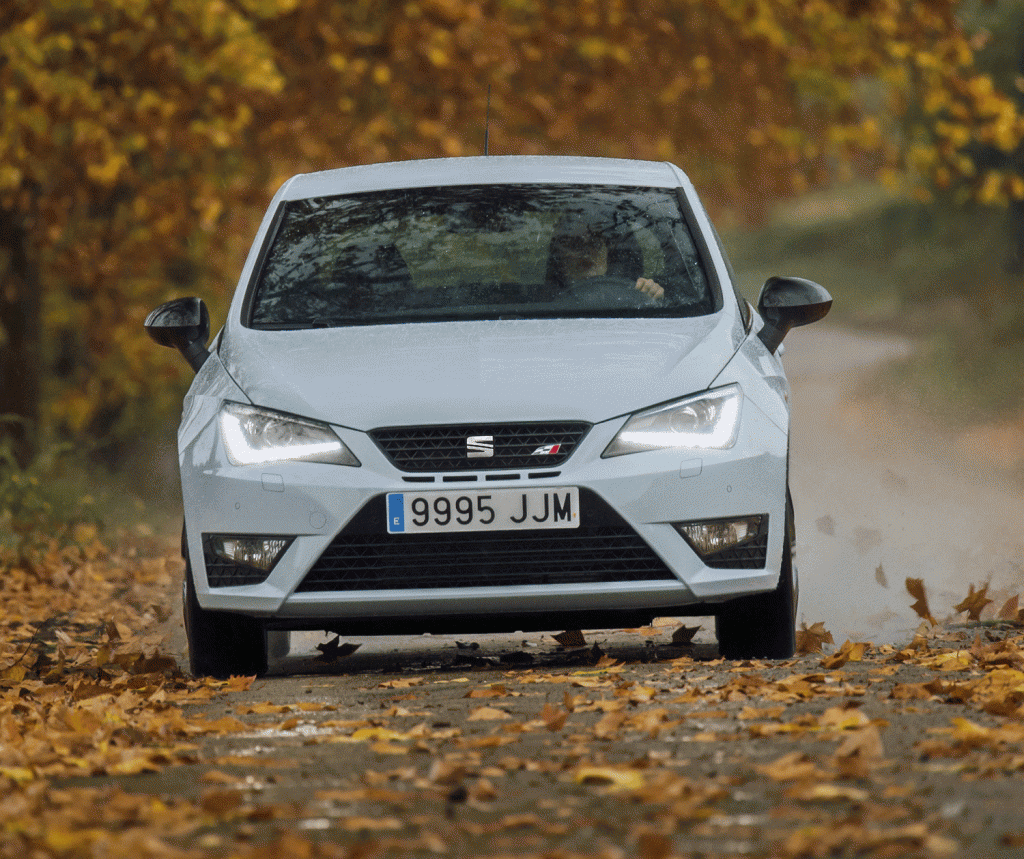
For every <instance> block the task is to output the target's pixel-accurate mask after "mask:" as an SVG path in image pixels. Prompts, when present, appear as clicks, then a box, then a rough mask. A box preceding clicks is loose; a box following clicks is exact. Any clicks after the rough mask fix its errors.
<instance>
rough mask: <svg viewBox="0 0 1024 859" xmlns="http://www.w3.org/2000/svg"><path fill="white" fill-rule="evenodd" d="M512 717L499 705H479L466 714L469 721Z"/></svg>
mask: <svg viewBox="0 0 1024 859" xmlns="http://www.w3.org/2000/svg"><path fill="white" fill-rule="evenodd" d="M511 718H512V717H511V716H510V715H509V714H508V713H506V712H505V711H504V710H499V709H498V708H497V707H477V708H476V709H475V710H473V711H472V712H470V714H469V715H468V716H466V721H467V722H486V721H492V720H498V719H511Z"/></svg>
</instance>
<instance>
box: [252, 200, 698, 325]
mask: <svg viewBox="0 0 1024 859" xmlns="http://www.w3.org/2000/svg"><path fill="white" fill-rule="evenodd" d="M285 205H286V209H285V212H284V217H283V219H282V221H281V225H280V228H279V229H278V232H277V234H276V236H275V237H274V239H273V244H272V246H271V249H270V252H269V254H268V255H267V259H266V262H265V263H264V265H263V268H262V271H261V272H259V273H258V275H257V278H256V280H255V289H254V293H253V299H252V302H251V305H250V306H251V317H250V324H251V325H252V326H253V327H256V328H306V327H327V326H341V325H365V324H380V323H389V322H404V321H443V320H456V319H500V318H509V317H511V318H531V317H533V318H543V317H567V316H568V317H572V316H698V315H703V314H707V313H711V312H713V311H714V310H715V309H716V300H715V295H714V292H713V290H712V289H711V286H710V284H709V281H708V278H707V277H706V276H705V273H704V269H703V267H702V265H701V261H700V258H699V256H698V253H697V250H696V247H695V245H694V242H693V239H692V237H691V235H690V233H689V230H688V228H687V226H686V223H685V221H684V220H683V217H682V215H681V213H680V211H679V204H678V201H677V199H676V197H675V195H674V193H673V192H672V191H671V190H666V189H647V188H619V187H610V186H600V187H594V186H570V185H484V186H462V187H460V186H455V187H445V188H416V189H408V190H400V191H386V192H375V193H369V194H352V195H346V196H339V197H331V198H320V199H309V200H299V201H295V202H289V203H287V204H285Z"/></svg>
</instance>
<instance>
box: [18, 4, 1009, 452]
mask: <svg viewBox="0 0 1024 859" xmlns="http://www.w3.org/2000/svg"><path fill="white" fill-rule="evenodd" d="M957 9H958V2H957V0H928V2H920V3H906V2H904V0H845V2H837V0H571V2H567V3H558V4H556V3H543V2H540V0H401V2H399V0H379V2H370V0H347V2H345V3H337V2H335V0H304V2H302V3H299V2H298V0H230V2H229V0H8V3H7V4H6V5H5V6H4V11H0V93H2V94H3V104H2V107H0V110H2V111H3V114H2V115H3V136H2V137H0V325H2V331H0V385H2V386H3V387H2V388H0V395H2V396H3V398H4V406H3V407H2V409H0V410H2V411H7V412H12V413H14V414H15V415H16V416H17V417H18V418H19V419H20V420H22V421H28V423H24V422H22V423H15V424H9V425H8V427H9V428H8V430H7V432H8V434H9V435H10V436H11V437H12V438H14V440H15V441H16V442H17V443H18V445H19V449H20V451H21V454H20V455H21V457H22V459H23V460H24V459H25V458H26V457H28V456H29V455H30V451H31V444H30V442H31V439H32V438H33V435H32V432H31V428H34V427H36V426H38V423H39V421H40V420H42V419H43V418H45V419H47V420H49V421H52V422H53V423H54V425H56V426H58V427H60V428H62V429H63V431H64V432H66V433H67V434H69V435H71V436H73V437H87V436H89V435H92V436H98V435H104V434H106V435H108V436H109V435H110V434H113V437H114V438H123V437H124V436H125V435H126V433H127V432H128V430H129V428H130V427H133V426H137V424H138V421H139V420H141V417H140V416H141V415H144V414H145V413H147V412H150V411H152V410H154V409H156V410H161V409H163V408H166V407H167V405H168V404H169V402H170V401H171V399H172V397H171V396H170V395H168V394H167V390H168V389H170V390H171V391H173V393H174V394H177V393H178V392H179V391H180V387H179V386H178V384H173V385H169V384H168V383H169V382H172V381H174V382H176V383H177V382H178V381H179V380H181V379H183V378H184V375H185V374H186V373H187V370H186V369H185V367H184V364H183V363H182V362H177V361H174V360H172V359H171V358H170V356H167V355H165V354H163V353H161V352H160V351H159V350H154V349H152V348H150V347H149V344H148V343H147V342H145V340H144V338H143V335H142V334H141V326H140V323H141V321H142V319H143V318H144V316H145V313H146V311H147V310H148V309H149V308H150V307H151V306H152V305H153V304H155V303H157V302H158V301H159V300H161V299H163V298H165V297H168V296H169V295H171V294H181V293H182V292H186V291H187V292H202V293H203V294H205V295H206V296H207V297H208V298H212V299H213V303H214V305H215V307H216V305H217V304H218V302H220V303H223V302H224V301H225V300H226V298H227V293H228V292H229V291H230V290H229V289H228V288H227V285H228V283H229V282H230V281H229V280H228V279H227V278H228V272H230V271H232V270H235V271H237V268H238V258H239V256H240V255H241V253H243V252H244V246H245V244H246V243H247V241H248V239H249V237H250V236H251V233H252V230H251V225H249V224H241V225H240V220H244V218H245V217H251V216H252V210H253V209H258V208H262V206H263V205H265V202H266V200H267V198H268V196H269V194H270V192H271V191H272V190H273V187H274V186H275V185H276V184H278V183H279V182H280V181H282V180H283V179H284V178H285V177H286V176H287V175H289V174H291V173H293V172H296V171H297V170H305V169H322V168H327V167H335V166H342V165H345V164H354V163H364V162H368V161H380V160H385V159H401V158H413V157H426V156H444V155H464V154H480V153H481V152H482V147H483V138H484V128H483V125H484V116H485V110H486V99H487V90H488V86H489V85H490V86H491V87H492V109H491V117H492V123H491V130H490V151H491V153H492V154H503V153H522V154H530V153H541V152H543V153H578V154H591V155H611V156H625V157H632V158H653V159H667V160H671V161H674V162H676V163H678V164H680V166H682V167H683V168H684V169H686V170H687V172H688V173H689V174H690V175H691V176H692V177H693V179H694V181H695V182H696V184H697V185H698V186H699V187H700V188H701V190H702V192H703V193H704V195H705V197H706V198H708V199H709V200H710V201H711V203H712V204H713V205H714V206H715V207H717V208H729V209H730V210H732V211H733V212H735V213H737V214H738V215H739V216H742V217H746V218H750V219H755V220H756V219H758V218H760V217H763V216H764V214H765V213H766V212H767V210H768V207H769V206H770V205H771V203H772V202H773V201H774V200H776V199H778V198H779V197H781V196H785V195H788V194H792V193H794V192H798V191H801V190H804V189H805V188H807V187H810V186H813V185H816V184H820V183H822V182H825V181H828V180H830V179H832V178H834V177H835V176H836V175H838V174H841V173H842V172H843V171H844V170H845V171H852V170H859V171H863V170H871V171H876V172H878V173H879V175H881V176H882V177H883V178H886V179H890V180H893V181H895V180H897V179H898V178H899V177H902V176H905V175H906V174H907V173H908V172H909V173H911V174H913V175H915V176H916V177H918V178H920V179H923V180H925V183H924V185H923V186H922V187H929V186H930V187H939V188H949V187H954V186H956V187H961V188H963V189H965V193H967V192H970V193H973V194H975V195H976V196H978V197H979V198H980V199H982V200H987V201H992V202H996V201H1000V200H1008V199H1011V198H1012V199H1022V198H1024V179H1022V177H1021V176H1020V175H1019V173H1018V172H1017V169H1016V167H1015V166H1014V165H1013V164H1010V165H1009V166H1008V167H1006V168H1005V169H998V168H994V169H986V170H984V171H979V170H978V169H977V167H976V164H975V162H974V160H973V159H972V157H971V154H972V152H973V151H977V147H978V146H979V145H985V146H990V147H996V148H997V149H999V150H1000V151H1004V152H1010V151H1013V150H1015V149H1016V147H1017V146H1018V144H1019V141H1020V139H1021V136H1022V130H1024V128H1022V122H1021V118H1020V115H1019V113H1018V111H1017V106H1016V104H1015V103H1014V101H1013V100H1012V99H1011V98H1008V97H1007V96H1006V95H1005V94H1003V93H1002V92H1000V91H999V89H998V88H997V87H995V86H994V85H993V83H992V80H991V78H990V77H988V76H987V75H985V74H982V73H980V72H979V71H978V69H977V68H976V67H975V62H974V50H973V47H972V44H971V42H970V41H969V38H968V35H967V34H966V33H965V32H964V30H963V28H962V26H961V24H960V22H959V21H958V19H957V17H956V13H957ZM972 147H973V149H972ZM215 284H216V286H215ZM161 396H163V399H161ZM41 401H45V402H46V404H47V410H46V412H45V414H44V413H43V412H41V411H40V402H41Z"/></svg>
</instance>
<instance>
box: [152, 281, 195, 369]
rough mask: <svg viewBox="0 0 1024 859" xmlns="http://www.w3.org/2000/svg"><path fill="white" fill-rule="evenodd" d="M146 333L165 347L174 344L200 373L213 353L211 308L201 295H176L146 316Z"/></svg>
mask: <svg viewBox="0 0 1024 859" xmlns="http://www.w3.org/2000/svg"><path fill="white" fill-rule="evenodd" d="M143 325H144V327H145V329H146V333H147V334H148V335H149V336H150V337H151V338H152V339H153V341H154V342H156V343H158V344H160V345H161V346H173V347H174V348H175V349H177V350H178V351H179V352H181V354H182V355H184V356H185V360H186V361H188V363H189V364H190V365H191V366H192V369H193V370H195V371H196V372H197V373H198V372H199V368H200V367H202V366H203V364H205V363H206V359H207V358H209V357H210V353H209V352H208V351H207V350H206V343H207V341H208V340H209V339H210V311H209V310H207V308H206V303H205V302H204V301H203V300H202V299H201V298H175V299H174V300H173V301H168V302H165V303H164V304H161V305H160V306H159V307H158V308H156V310H154V311H153V312H152V313H150V314H149V316H147V317H146V321H145V322H144V323H143Z"/></svg>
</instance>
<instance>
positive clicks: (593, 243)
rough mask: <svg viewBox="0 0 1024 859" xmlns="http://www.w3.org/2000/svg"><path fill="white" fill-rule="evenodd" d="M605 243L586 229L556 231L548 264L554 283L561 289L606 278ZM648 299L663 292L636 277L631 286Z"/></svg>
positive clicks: (654, 285)
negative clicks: (594, 279)
mask: <svg viewBox="0 0 1024 859" xmlns="http://www.w3.org/2000/svg"><path fill="white" fill-rule="evenodd" d="M608 255H609V249H608V241H607V240H606V239H605V238H604V236H603V235H601V234H600V233H598V232H595V231H594V230H593V229H591V228H590V227H588V226H585V225H575V226H573V227H564V228H562V229H559V230H556V233H555V237H554V238H553V239H552V241H551V262H552V266H553V269H554V272H553V273H554V275H555V279H556V281H557V282H558V283H560V284H561V285H563V286H566V287H568V286H578V285H579V284H580V282H581V281H585V280H587V279H588V278H593V277H604V276H606V275H607V274H608ZM633 288H634V289H636V290H638V291H640V292H642V293H643V294H644V295H646V296H648V297H649V298H651V299H659V298H662V297H663V296H664V295H665V290H664V288H663V287H662V286H661V285H660V284H658V283H656V282H655V281H653V280H651V279H650V278H649V277H638V278H637V279H636V283H635V284H634V286H633Z"/></svg>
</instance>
